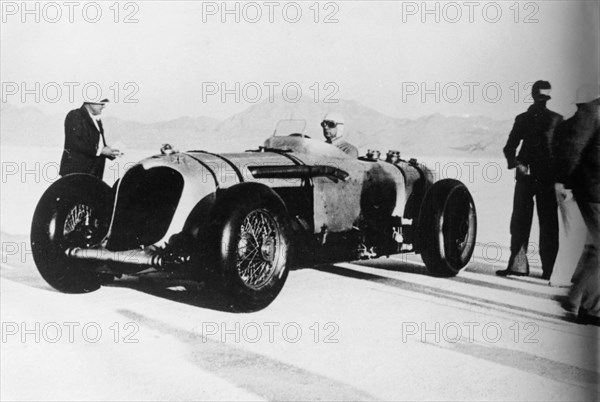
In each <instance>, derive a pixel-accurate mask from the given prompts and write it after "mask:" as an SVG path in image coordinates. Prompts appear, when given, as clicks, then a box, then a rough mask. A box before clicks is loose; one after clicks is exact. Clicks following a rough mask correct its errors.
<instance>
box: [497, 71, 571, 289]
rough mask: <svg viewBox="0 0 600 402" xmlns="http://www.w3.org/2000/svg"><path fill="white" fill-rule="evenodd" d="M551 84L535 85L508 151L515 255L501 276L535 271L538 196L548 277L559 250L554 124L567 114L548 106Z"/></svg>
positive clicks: (518, 120)
mask: <svg viewBox="0 0 600 402" xmlns="http://www.w3.org/2000/svg"><path fill="white" fill-rule="evenodd" d="M550 89H551V87H550V83H549V82H548V81H536V82H535V83H534V84H533V87H532V88H531V94H532V96H533V105H531V106H530V107H529V109H527V111H526V112H525V113H522V114H520V115H518V116H517V118H516V119H515V124H514V126H513V129H512V131H511V132H510V135H509V137H508V141H507V142H506V146H505V147H504V150H503V151H504V156H505V157H506V160H507V162H508V168H509V169H516V184H515V194H514V199H513V213H512V217H511V220H510V234H511V240H510V259H509V261H508V267H507V268H506V269H505V270H502V271H496V274H497V275H499V276H507V275H519V276H523V275H529V261H528V260H527V248H528V243H529V234H530V231H531V222H532V219H533V207H534V197H535V202H536V204H537V205H536V206H537V213H538V220H539V223H540V244H539V251H540V258H541V260H542V271H543V275H542V278H544V279H550V275H551V274H552V268H553V267H554V261H555V260H556V254H557V253H558V209H557V208H558V207H557V204H556V196H555V194H554V175H553V172H552V169H551V166H552V158H553V155H552V147H553V145H552V144H553V135H554V129H555V128H556V126H557V125H558V124H559V123H560V122H561V121H562V116H561V115H560V114H558V113H554V112H553V111H551V110H549V109H548V108H546V102H547V101H548V100H549V99H550V95H549V92H550ZM519 144H520V145H521V148H520V150H519V154H518V155H516V153H517V147H518V146H519Z"/></svg>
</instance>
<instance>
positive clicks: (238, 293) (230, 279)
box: [214, 186, 290, 310]
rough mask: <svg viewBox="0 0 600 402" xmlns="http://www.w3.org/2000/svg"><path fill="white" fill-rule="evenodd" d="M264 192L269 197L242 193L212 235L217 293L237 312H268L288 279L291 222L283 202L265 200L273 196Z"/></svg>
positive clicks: (230, 201) (250, 187) (228, 207)
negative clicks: (217, 281)
mask: <svg viewBox="0 0 600 402" xmlns="http://www.w3.org/2000/svg"><path fill="white" fill-rule="evenodd" d="M243 187H246V186H243ZM252 187H253V186H247V190H251V189H252ZM264 191H265V192H266V195H267V196H265V194H262V195H261V194H260V191H259V193H258V194H257V193H253V192H246V191H242V192H240V194H237V195H236V196H235V197H233V198H232V199H230V200H229V202H227V203H226V204H227V206H225V208H224V211H221V212H222V214H221V216H222V218H221V219H220V220H219V222H218V224H217V228H216V231H215V232H214V233H215V235H216V239H215V240H217V241H218V242H219V243H218V244H216V245H215V246H216V247H215V249H218V250H219V251H218V253H217V254H218V255H217V261H216V262H217V267H218V272H217V274H218V277H219V278H220V280H221V286H219V287H220V288H221V290H222V292H223V293H224V294H225V295H226V297H227V298H228V302H229V304H230V305H231V306H232V307H234V308H235V309H236V310H257V309H261V308H264V307H265V306H267V305H268V304H269V303H271V302H272V301H273V300H274V299H275V297H276V296H277V295H278V294H279V292H280V291H281V289H282V288H283V285H284V283H285V281H286V279H287V275H288V255H289V247H290V239H289V233H290V231H289V230H290V229H289V228H290V225H289V218H288V216H287V212H286V210H285V208H284V207H283V205H282V204H281V202H280V201H279V200H278V199H277V198H275V197H272V196H269V195H268V194H269V193H268V192H272V190H270V189H267V190H264ZM238 197H239V198H238Z"/></svg>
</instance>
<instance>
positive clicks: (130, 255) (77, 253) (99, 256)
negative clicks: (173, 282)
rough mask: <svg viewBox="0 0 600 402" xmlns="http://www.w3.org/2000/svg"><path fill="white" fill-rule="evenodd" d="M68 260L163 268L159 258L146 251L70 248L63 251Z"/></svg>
mask: <svg viewBox="0 0 600 402" xmlns="http://www.w3.org/2000/svg"><path fill="white" fill-rule="evenodd" d="M65 254H66V255H67V257H69V258H76V259H81V260H95V261H113V262H119V263H122V264H131V265H148V266H151V267H154V268H162V267H163V259H162V257H161V256H159V255H156V254H152V253H151V252H150V251H146V249H144V250H142V249H134V250H125V251H110V250H107V249H105V248H79V247H71V248H68V249H67V250H65Z"/></svg>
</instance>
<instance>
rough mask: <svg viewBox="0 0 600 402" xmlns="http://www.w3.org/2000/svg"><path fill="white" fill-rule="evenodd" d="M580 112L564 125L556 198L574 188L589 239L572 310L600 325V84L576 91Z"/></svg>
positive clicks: (576, 280)
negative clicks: (576, 310)
mask: <svg viewBox="0 0 600 402" xmlns="http://www.w3.org/2000/svg"><path fill="white" fill-rule="evenodd" d="M576 97H577V99H576V101H575V103H576V104H577V112H576V113H575V115H574V116H573V117H571V118H570V119H568V120H567V121H566V122H565V123H564V124H562V125H561V130H560V132H561V136H560V138H559V139H558V140H559V141H558V144H557V147H556V150H555V153H556V165H555V171H556V181H557V183H556V185H555V189H556V197H557V198H558V199H559V200H563V199H565V198H566V196H567V194H568V190H567V189H569V188H570V189H572V191H573V195H574V198H575V200H576V201H577V206H578V207H579V209H580V211H581V215H582V216H583V220H584V222H585V225H586V228H587V232H588V239H587V242H586V243H587V244H586V245H585V249H584V251H583V254H582V256H581V258H580V260H579V264H578V266H577V269H576V271H575V274H574V276H573V286H572V287H571V290H570V292H569V302H570V305H571V306H570V307H572V308H575V309H578V310H579V311H578V317H579V319H580V320H581V321H583V322H587V323H592V324H595V325H599V324H600V261H599V254H600V253H599V250H598V249H599V247H600V85H596V86H594V85H591V86H584V87H581V88H579V90H578V91H577V96H576Z"/></svg>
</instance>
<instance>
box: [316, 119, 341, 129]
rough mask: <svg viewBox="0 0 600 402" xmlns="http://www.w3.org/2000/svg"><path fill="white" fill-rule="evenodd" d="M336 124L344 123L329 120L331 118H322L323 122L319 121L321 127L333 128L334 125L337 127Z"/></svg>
mask: <svg viewBox="0 0 600 402" xmlns="http://www.w3.org/2000/svg"><path fill="white" fill-rule="evenodd" d="M338 124H344V123H336V122H335V121H331V120H323V122H321V127H323V128H325V127H328V128H335V127H337V125H338Z"/></svg>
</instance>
